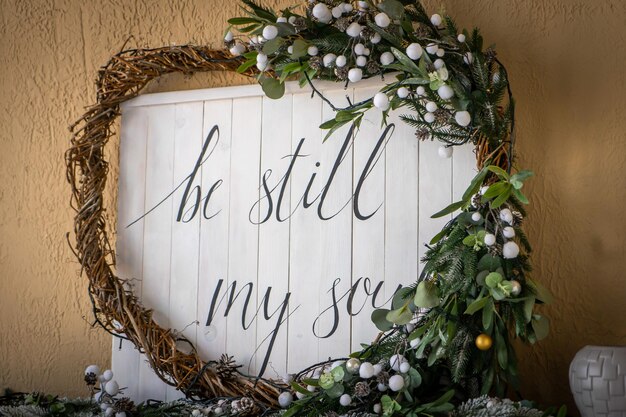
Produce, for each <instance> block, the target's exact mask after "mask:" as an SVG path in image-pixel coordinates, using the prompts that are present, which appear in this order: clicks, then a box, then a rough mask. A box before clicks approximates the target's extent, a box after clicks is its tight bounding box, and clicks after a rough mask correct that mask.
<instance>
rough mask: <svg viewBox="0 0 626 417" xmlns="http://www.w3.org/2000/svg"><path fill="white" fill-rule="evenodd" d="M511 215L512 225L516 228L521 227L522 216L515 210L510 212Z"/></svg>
mask: <svg viewBox="0 0 626 417" xmlns="http://www.w3.org/2000/svg"><path fill="white" fill-rule="evenodd" d="M511 214H513V225H514V226H518V227H519V226H521V225H522V221H523V220H524V216H522V213H520V212H519V211H516V210H515V211H512V212H511Z"/></svg>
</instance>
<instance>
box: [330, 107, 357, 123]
mask: <svg viewBox="0 0 626 417" xmlns="http://www.w3.org/2000/svg"><path fill="white" fill-rule="evenodd" d="M358 114H359V113H355V112H352V111H349V110H340V111H338V112H337V114H336V115H335V120H336V121H338V122H349V121H350V120H352V119H354V118H355V117H356V116H357V115H358Z"/></svg>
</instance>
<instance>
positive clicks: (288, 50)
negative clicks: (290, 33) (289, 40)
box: [287, 45, 293, 54]
mask: <svg viewBox="0 0 626 417" xmlns="http://www.w3.org/2000/svg"><path fill="white" fill-rule="evenodd" d="M287 53H289V54H293V45H289V46H288V47H287Z"/></svg>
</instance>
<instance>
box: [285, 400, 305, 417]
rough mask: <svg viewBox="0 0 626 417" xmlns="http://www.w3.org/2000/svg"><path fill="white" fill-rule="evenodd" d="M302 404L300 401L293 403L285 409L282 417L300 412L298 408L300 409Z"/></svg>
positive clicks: (291, 416)
mask: <svg viewBox="0 0 626 417" xmlns="http://www.w3.org/2000/svg"><path fill="white" fill-rule="evenodd" d="M302 407H303V404H302V403H297V402H296V403H293V405H292V406H291V407H289V409H288V410H287V411H285V414H283V415H282V417H293V416H295V415H296V414H299V413H300V410H301V409H302Z"/></svg>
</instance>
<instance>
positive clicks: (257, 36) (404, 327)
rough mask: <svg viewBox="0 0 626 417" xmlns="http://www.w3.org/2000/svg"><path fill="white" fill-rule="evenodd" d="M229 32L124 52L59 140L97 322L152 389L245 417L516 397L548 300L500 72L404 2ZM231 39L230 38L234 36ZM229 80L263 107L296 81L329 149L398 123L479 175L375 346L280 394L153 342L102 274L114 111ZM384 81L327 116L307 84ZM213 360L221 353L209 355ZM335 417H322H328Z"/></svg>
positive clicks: (299, 10) (450, 210)
mask: <svg viewBox="0 0 626 417" xmlns="http://www.w3.org/2000/svg"><path fill="white" fill-rule="evenodd" d="M243 3H244V7H243V11H244V13H243V15H242V16H240V17H234V18H232V19H230V20H229V24H230V27H229V30H228V31H227V32H226V35H225V39H224V41H225V46H226V48H225V49H212V48H210V47H205V46H194V45H184V46H168V47H161V48H156V49H129V50H124V51H122V52H120V53H118V54H116V55H115V56H113V57H112V58H111V59H110V60H109V62H108V63H107V64H106V65H105V66H104V67H102V68H101V69H100V71H99V76H98V80H97V102H96V104H95V105H93V106H92V107H90V108H89V109H88V110H87V112H86V113H85V114H84V115H83V116H82V117H81V118H80V119H79V120H78V121H77V122H76V123H75V124H74V125H73V126H71V128H70V129H71V132H72V133H73V136H72V139H71V147H70V149H69V150H68V151H67V153H66V164H67V179H68V181H69V183H70V185H71V187H72V200H71V201H72V207H73V209H74V210H75V211H76V216H75V222H74V233H75V242H74V243H73V244H72V247H73V250H74V252H75V255H76V257H77V258H78V260H79V262H80V264H81V266H82V268H83V270H84V273H85V274H86V276H87V278H88V279H89V295H90V297H91V300H92V303H93V307H94V314H95V319H96V322H97V323H98V324H99V325H101V326H102V327H103V328H105V329H106V330H108V331H109V332H111V333H113V334H115V335H118V336H120V337H125V338H127V339H129V340H130V341H131V342H132V343H133V344H134V345H135V346H136V347H137V349H139V350H140V351H141V352H143V353H145V355H146V357H147V359H148V361H149V362H150V365H151V366H152V368H153V369H154V371H155V372H156V374H157V375H158V376H159V377H160V378H161V379H162V380H163V381H165V382H166V383H168V384H170V385H173V386H175V387H176V388H178V389H179V390H181V391H182V392H184V393H185V394H186V395H187V396H188V397H189V398H218V397H219V398H224V397H227V398H230V399H234V400H232V402H231V403H230V404H231V411H233V412H234V411H236V409H235V404H237V406H238V407H240V408H241V407H243V406H242V404H243V403H245V404H246V408H245V410H243V411H245V412H246V413H249V414H255V413H256V414H259V413H261V412H262V411H263V412H267V411H268V410H269V411H271V410H276V409H279V408H283V409H286V411H285V412H284V415H327V416H333V415H338V414H337V413H341V414H348V413H352V414H351V415H369V414H370V413H372V414H383V415H385V416H391V415H395V414H396V413H397V414H399V415H408V416H418V415H433V414H440V413H447V412H448V411H450V410H452V408H453V405H452V404H453V403H459V402H461V401H464V400H466V399H468V398H474V397H478V396H480V395H484V394H488V393H490V392H495V393H497V394H498V395H500V396H503V395H504V394H505V393H506V389H507V387H513V388H514V387H516V386H517V366H516V359H515V352H514V350H513V348H512V346H511V343H510V339H511V338H512V337H519V338H521V339H522V340H523V341H527V342H530V343H534V342H535V341H537V340H539V339H541V338H543V337H545V336H546V335H547V332H548V321H547V319H546V318H545V317H543V316H541V315H539V314H537V313H536V311H535V305H536V304H538V303H543V302H547V301H548V299H549V294H548V292H547V291H546V290H545V289H544V288H543V287H542V286H541V285H539V284H538V283H536V282H535V281H533V280H531V278H530V276H529V271H530V265H529V262H528V254H529V253H530V251H531V248H530V245H529V244H528V241H527V239H526V237H525V235H524V233H523V231H522V228H521V225H522V221H523V219H524V216H525V211H524V207H523V206H524V205H525V204H527V203H528V201H527V198H526V197H525V196H524V194H522V192H521V189H522V186H523V183H524V181H525V180H526V179H527V178H528V177H530V176H531V175H532V174H531V172H529V171H517V172H515V171H514V170H513V165H514V158H513V156H514V155H513V148H514V101H513V98H512V94H511V89H510V86H509V79H508V75H507V72H506V69H505V67H504V66H503V65H502V63H501V62H500V61H499V60H498V58H497V55H496V52H495V50H494V49H493V48H491V47H488V48H484V47H483V39H482V37H481V35H480V33H479V31H478V30H477V29H474V30H473V31H472V32H467V31H462V32H461V31H459V30H458V29H457V27H456V25H455V23H454V21H453V20H452V19H451V18H450V17H447V16H446V17H442V16H441V15H439V14H433V15H432V16H429V15H427V14H426V12H425V10H424V9H423V8H422V6H421V4H420V3H419V2H413V1H412V0H384V1H382V2H376V1H356V2H352V3H348V2H341V0H321V1H316V0H313V1H311V2H308V3H306V4H304V5H302V6H300V7H296V8H290V9H285V10H282V11H280V12H279V13H277V12H274V11H272V10H270V9H268V8H265V7H263V6H260V5H258V4H255V3H253V2H252V1H251V0H243ZM233 32H235V33H233ZM202 71H237V72H239V73H242V74H245V75H249V76H254V77H256V78H257V79H258V81H259V83H260V84H261V86H262V88H263V91H264V92H265V94H266V95H267V96H268V97H270V98H276V99H277V98H280V97H281V96H282V94H283V93H284V88H285V87H284V82H285V81H287V80H293V79H297V80H299V82H300V84H301V85H302V86H303V87H304V86H309V88H311V89H312V92H313V94H318V95H319V96H320V97H321V98H322V99H323V100H325V101H326V102H327V103H328V104H330V105H331V106H332V108H333V109H334V110H335V111H336V113H335V114H336V115H335V118H334V119H331V120H328V121H326V122H325V123H323V124H322V125H321V126H320V128H321V129H324V130H327V131H328V134H327V135H326V138H327V139H328V138H329V137H330V136H331V135H332V133H333V132H334V131H335V130H336V129H338V128H339V127H341V126H343V125H346V124H350V125H352V126H353V127H354V128H357V129H358V127H359V125H360V123H361V120H362V119H363V115H364V114H365V112H367V111H379V112H382V115H383V120H386V117H387V115H388V113H389V112H390V111H391V110H395V109H399V108H403V109H404V110H405V114H404V115H403V116H402V120H403V121H404V122H406V123H408V124H409V125H411V126H413V127H414V128H415V136H416V138H417V139H416V140H438V141H440V142H441V143H442V147H441V148H440V150H439V151H440V154H441V155H442V156H443V157H449V156H450V154H451V151H452V147H453V146H455V145H461V144H465V143H468V142H471V143H472V144H473V145H474V147H475V153H476V157H477V168H478V175H477V176H476V177H475V178H474V179H472V180H471V183H470V186H469V188H468V189H467V191H466V192H465V194H464V195H463V197H462V199H461V201H458V202H455V203H453V204H451V205H450V206H448V207H446V208H444V209H443V210H441V211H440V212H439V213H436V214H435V215H434V216H433V217H441V216H446V215H451V214H452V215H453V216H452V219H451V220H450V221H449V222H448V223H447V224H446V226H445V227H444V228H443V230H442V231H441V232H440V233H439V234H438V235H437V236H435V237H434V238H433V239H432V240H431V241H430V242H429V243H428V251H427V253H426V256H425V257H424V259H423V262H424V266H423V272H422V273H421V275H420V277H419V279H418V281H417V282H416V283H412V284H411V285H409V286H408V287H406V288H404V289H402V290H401V291H399V292H398V293H396V296H395V297H394V300H393V303H392V306H391V309H389V310H383V309H380V310H376V311H375V312H374V313H373V314H372V320H373V322H374V324H375V325H376V326H377V327H378V328H379V329H380V330H381V334H380V335H379V337H378V338H377V339H376V340H375V341H374V342H373V343H371V344H370V345H363V349H362V350H361V351H359V352H355V353H353V354H352V355H350V358H349V359H347V360H338V361H328V362H324V363H320V364H315V365H313V366H311V367H309V368H307V369H305V370H303V371H301V372H299V373H298V374H296V375H295V376H294V377H293V378H292V379H286V380H281V381H276V380H268V379H262V378H252V377H248V376H244V375H242V374H240V373H238V372H237V367H236V365H235V364H234V363H233V361H232V359H231V358H230V357H228V356H227V355H223V356H222V359H221V360H219V361H211V362H206V363H205V362H203V361H202V360H201V359H200V356H199V354H198V352H197V351H196V350H195V348H193V347H192V348H191V351H190V353H185V352H183V351H181V350H179V349H178V348H177V345H179V344H180V342H181V336H180V335H178V334H175V333H174V332H173V331H172V330H169V329H164V328H162V327H160V326H159V325H158V324H157V323H156V322H155V321H154V319H153V315H152V312H151V311H150V310H147V309H145V308H144V307H143V306H142V305H141V303H140V301H139V300H138V299H137V297H136V296H135V295H134V294H133V293H132V291H131V289H130V286H129V285H128V279H130V278H131V277H118V276H116V274H115V270H114V267H115V253H114V251H113V249H112V247H111V245H110V242H109V238H108V224H107V220H106V217H105V215H104V212H105V202H104V195H103V193H104V189H105V183H106V180H107V177H108V162H107V161H106V159H105V156H104V147H105V146H106V144H107V142H108V140H109V138H110V137H111V136H112V135H113V132H112V124H113V122H114V121H115V119H116V118H117V116H118V115H119V110H120V104H121V103H123V102H125V101H126V100H129V99H131V98H133V97H135V96H137V95H138V94H139V92H140V91H141V89H142V88H143V87H144V86H145V85H146V84H147V83H148V82H150V81H151V80H154V79H155V78H158V77H159V76H161V75H164V74H168V73H173V72H180V73H185V74H193V73H195V72H202ZM368 77H384V78H383V79H384V80H385V86H384V87H383V88H382V89H381V90H380V91H379V92H378V93H376V95H374V97H372V98H370V99H368V100H365V101H362V102H358V103H351V102H349V101H348V103H347V106H343V107H342V106H339V105H337V103H330V102H329V101H328V100H327V99H326V98H325V97H323V95H322V94H321V92H319V91H318V90H317V89H316V88H315V82H314V80H315V79H326V80H332V81H337V82H342V83H345V85H346V86H347V85H348V84H357V83H358V82H359V81H360V80H361V79H364V78H368ZM220 353H221V352H220ZM333 413H334V414H333Z"/></svg>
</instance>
